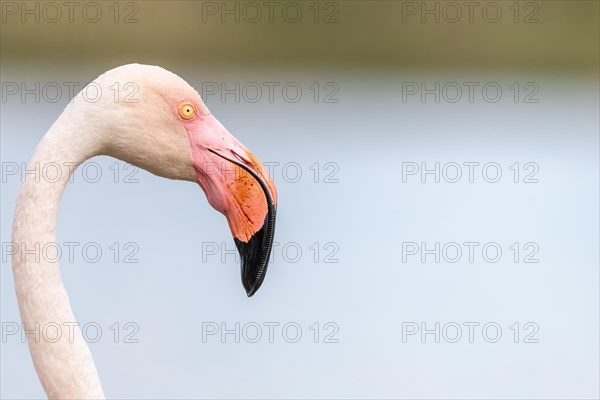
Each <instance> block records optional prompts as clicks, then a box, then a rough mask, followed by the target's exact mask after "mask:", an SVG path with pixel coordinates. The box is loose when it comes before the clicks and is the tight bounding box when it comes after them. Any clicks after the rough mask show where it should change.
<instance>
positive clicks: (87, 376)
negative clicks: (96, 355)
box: [12, 113, 104, 399]
mask: <svg viewBox="0 0 600 400" xmlns="http://www.w3.org/2000/svg"><path fill="white" fill-rule="evenodd" d="M82 128H83V129H85V128H84V127H82V126H78V124H77V123H76V121H72V120H70V119H69V118H68V117H67V116H66V113H64V114H63V115H62V116H61V117H60V118H59V119H58V120H57V121H56V122H55V123H54V125H53V126H52V127H51V128H50V130H49V131H48V132H47V133H46V135H45V136H44V138H43V139H42V141H41V142H40V143H39V145H38V146H37V148H36V151H35V153H34V155H33V158H32V160H31V161H30V164H29V167H28V170H29V171H34V170H36V169H37V171H44V170H47V171H50V170H52V177H51V179H49V178H50V177H44V176H40V174H36V175H34V174H27V175H26V176H25V178H24V179H25V180H24V182H23V184H22V185H21V189H20V192H19V196H18V199H17V205H16V209H15V214H14V220H13V231H12V242H13V246H14V249H15V253H14V255H13V258H12V264H13V275H14V280H15V289H16V294H17V302H18V304H19V310H20V313H21V319H22V322H23V323H24V329H27V331H29V332H42V331H43V329H44V327H45V326H56V325H58V326H59V327H60V328H61V332H62V335H61V337H60V339H58V340H56V341H54V340H52V342H50V341H48V340H47V339H45V338H44V337H43V335H41V334H34V333H30V334H27V342H28V345H29V350H30V352H31V357H32V359H33V364H34V366H35V369H36V371H37V374H38V376H39V379H40V381H41V383H42V386H43V387H44V390H45V392H46V394H47V395H48V397H49V398H61V399H68V398H70V399H75V398H76V399H84V398H85V399H88V398H104V393H103V391H102V387H101V385H100V379H99V378H98V373H97V371H96V367H95V365H94V360H93V358H92V355H91V352H90V350H89V348H88V346H87V344H86V342H85V340H84V339H83V336H82V334H81V330H80V329H79V327H78V326H74V324H73V323H75V322H76V319H75V317H74V316H73V311H72V309H71V305H70V303H69V297H68V295H67V292H66V291H65V287H64V285H63V283H62V279H61V275H60V268H59V265H58V262H50V261H48V260H45V259H44V257H43V254H41V253H42V252H41V251H40V250H39V249H42V248H44V245H45V244H47V243H55V242H56V233H55V232H56V219H57V214H58V209H59V204H60V199H61V197H62V193H63V191H64V189H65V186H66V184H67V182H68V180H69V177H70V174H72V172H73V170H74V169H75V167H76V166H77V165H79V164H81V163H82V162H84V161H85V160H87V159H88V158H90V157H93V156H94V155H97V154H99V152H100V151H101V147H100V143H98V142H99V140H98V138H97V137H96V136H95V135H93V134H86V132H83V131H82ZM95 137H96V139H94V138H95ZM49 166H51V168H49ZM55 168H58V169H59V171H60V174H57V175H56V176H55V175H54V171H55ZM48 324H50V325H48ZM71 329H72V330H71ZM70 332H72V333H73V335H69V334H67V333H70Z"/></svg>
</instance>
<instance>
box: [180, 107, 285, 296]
mask: <svg viewBox="0 0 600 400" xmlns="http://www.w3.org/2000/svg"><path fill="white" fill-rule="evenodd" d="M188 133H189V136H190V140H191V144H192V155H193V158H194V168H195V170H196V177H197V181H198V183H199V185H200V187H202V190H203V191H204V193H205V194H206V197H207V199H208V202H209V203H210V205H211V206H212V207H213V208H214V209H216V210H217V211H219V212H221V213H222V214H223V215H225V217H226V218H227V222H228V224H229V228H230V230H231V233H232V235H233V239H234V241H235V245H236V247H237V249H238V251H239V253H240V256H241V275H242V285H243V286H244V289H245V290H246V294H247V295H248V297H250V296H252V295H254V293H256V291H257V290H258V289H259V288H260V286H261V285H262V283H263V281H264V279H265V275H266V272H267V267H268V265H269V258H270V255H271V249H272V247H273V236H274V233H275V214H276V211H277V191H276V189H275V185H274V184H273V181H272V180H271V178H270V176H269V173H268V172H267V169H266V168H265V167H264V165H263V164H262V163H261V162H260V161H259V160H258V159H257V158H256V157H255V156H254V155H253V154H252V153H251V152H250V151H249V150H248V149H247V148H246V147H244V145H242V144H241V143H240V142H239V141H238V140H237V139H235V138H234V137H233V136H232V135H231V134H230V133H229V132H228V131H227V130H226V129H225V127H223V125H221V123H220V122H219V121H218V120H217V119H216V118H215V117H214V116H212V115H203V116H201V117H200V118H199V120H198V121H197V122H196V123H194V124H190V125H188Z"/></svg>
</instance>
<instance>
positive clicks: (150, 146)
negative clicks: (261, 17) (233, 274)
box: [12, 64, 277, 399]
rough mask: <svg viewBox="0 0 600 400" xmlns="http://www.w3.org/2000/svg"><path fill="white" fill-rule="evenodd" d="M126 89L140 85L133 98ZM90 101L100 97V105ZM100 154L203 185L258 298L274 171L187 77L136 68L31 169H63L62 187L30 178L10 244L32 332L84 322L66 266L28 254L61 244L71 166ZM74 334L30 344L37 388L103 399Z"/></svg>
mask: <svg viewBox="0 0 600 400" xmlns="http://www.w3.org/2000/svg"><path fill="white" fill-rule="evenodd" d="M127 83H130V84H134V85H135V86H134V88H135V89H136V91H137V93H136V94H135V95H134V96H133V97H132V96H128V95H130V94H131V90H130V89H131V87H128V86H127V85H126V84H127ZM115 84H117V85H118V86H117V87H118V90H119V92H118V93H117V94H118V96H117V95H114V94H115V93H113V92H114V90H115ZM125 89H127V90H125ZM88 90H89V93H88ZM90 93H95V95H94V99H93V101H90V98H91V97H92V96H91V94H90ZM98 94H102V95H101V96H98ZM97 155H108V156H112V157H115V158H118V159H120V160H123V161H125V162H127V163H130V164H133V165H136V166H138V167H140V168H143V169H145V170H147V171H149V172H151V173H153V174H155V175H158V176H162V177H165V178H169V179H180V180H186V181H192V182H197V183H198V184H199V185H200V187H201V188H202V190H203V191H204V193H205V194H206V197H207V199H208V202H209V204H210V205H211V206H212V207H213V208H214V209H216V210H217V211H219V212H221V213H222V214H224V215H225V217H226V219H227V223H228V224H229V228H230V230H231V233H232V235H233V238H234V241H235V244H236V246H237V248H238V251H239V252H240V255H241V276H242V284H243V286H244V288H245V290H246V293H247V295H248V296H252V295H254V293H256V291H257V290H258V288H259V287H260V286H261V284H262V282H263V280H264V278H265V273H266V271H267V266H268V261H269V255H270V252H271V248H272V245H273V234H274V229H275V213H276V204H277V192H276V189H275V185H274V184H273V182H272V180H271V178H270V176H269V173H268V172H267V170H266V168H265V167H264V165H263V164H262V163H261V162H260V161H259V160H258V159H257V158H256V157H255V156H254V155H253V154H252V153H251V152H250V151H249V150H248V149H247V148H246V147H244V146H243V145H242V144H241V143H240V142H239V141H238V140H237V139H235V138H234V137H233V136H232V135H231V134H230V133H229V132H228V131H227V130H226V129H225V127H223V125H221V123H220V122H219V121H218V120H217V119H216V118H215V117H214V116H213V115H212V114H211V113H210V111H209V110H208V108H207V107H206V105H205V104H204V102H203V101H202V99H201V98H200V96H199V95H198V93H197V92H196V91H195V90H194V89H193V88H192V87H191V86H190V85H189V84H188V83H187V82H185V81H184V80H183V79H182V78H180V77H179V76H177V75H175V74H174V73H172V72H169V71H167V70H165V69H163V68H161V67H158V66H150V65H141V64H129V65H123V66H120V67H117V68H114V69H112V70H109V71H107V72H105V73H104V74H102V75H100V76H99V77H98V78H97V79H96V80H95V81H93V87H92V84H90V85H88V86H87V87H86V88H84V89H82V91H81V92H79V93H78V94H77V95H76V96H75V97H74V98H73V100H72V101H71V102H70V103H69V104H68V105H67V107H66V108H65V109H64V111H63V112H62V114H61V115H60V116H59V118H58V119H57V120H56V121H55V122H54V124H52V126H51V127H50V128H49V130H48V132H47V133H46V134H45V135H44V137H43V138H42V140H41V141H40V143H39V144H38V146H37V148H36V150H35V152H34V154H33V157H32V160H31V161H30V165H34V164H35V163H40V165H45V164H46V163H55V165H59V166H61V168H62V174H61V175H60V179H59V181H58V182H56V180H53V181H52V182H47V181H44V180H43V179H42V180H39V181H38V182H36V180H35V179H33V178H30V179H25V180H24V182H23V183H22V185H21V188H20V191H19V195H18V198H17V204H16V209H15V213H14V220H13V231H12V237H13V239H12V240H13V243H16V244H19V245H18V246H16V247H17V250H16V251H15V253H14V254H13V258H12V265H13V275H14V281H15V289H16V295H17V302H18V304H19V310H20V314H21V319H22V322H23V323H24V326H25V327H26V329H28V330H31V329H34V327H35V326H36V324H39V325H38V327H39V326H42V327H43V326H44V325H45V324H47V323H54V324H58V325H59V326H61V327H62V326H65V325H64V324H65V323H67V324H68V323H70V324H73V322H74V321H76V320H75V317H74V316H73V311H72V309H71V305H70V303H69V298H68V296H67V292H66V291H65V287H64V285H63V283H62V280H61V275H60V270H59V265H58V263H57V262H48V261H46V260H43V259H39V258H38V259H37V260H35V257H32V256H31V254H28V253H27V251H26V249H34V248H36V243H38V246H43V245H44V244H45V243H52V242H56V239H55V236H56V234H55V230H56V218H57V212H58V208H59V203H60V199H61V196H62V193H63V191H64V188H65V186H66V184H67V182H68V180H69V176H70V174H71V173H72V172H73V169H74V168H73V164H71V163H73V162H74V163H76V165H79V164H81V163H82V162H84V161H85V160H87V159H89V158H91V157H94V156H97ZM34 261H37V262H34ZM74 328H75V329H73V331H72V332H73V335H66V334H65V335H62V336H61V338H60V340H58V341H57V342H55V343H49V342H48V341H45V340H28V346H29V350H30V353H31V358H32V360H33V364H34V366H35V369H36V372H37V374H38V377H39V380H40V382H41V383H42V386H43V388H44V390H45V392H46V394H47V396H48V397H49V398H61V399H66V398H71V399H88V398H94V399H95V398H104V392H103V390H102V386H101V384H100V379H99V377H98V373H97V371H96V367H95V365H94V360H93V358H92V355H91V352H90V350H89V348H88V346H87V344H86V343H85V340H84V339H83V336H82V333H81V330H80V329H79V327H78V326H75V327H74ZM71 336H72V337H71Z"/></svg>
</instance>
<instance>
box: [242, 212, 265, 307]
mask: <svg viewBox="0 0 600 400" xmlns="http://www.w3.org/2000/svg"><path fill="white" fill-rule="evenodd" d="M268 223H269V222H268V220H265V224H264V225H263V227H262V228H261V229H260V230H259V231H258V232H256V233H255V234H254V235H252V237H250V240H248V241H247V242H242V241H241V240H239V239H237V238H234V241H235V245H236V247H237V249H238V251H239V252H240V256H241V259H242V266H241V273H242V285H243V286H244V289H246V294H247V295H248V297H252V296H253V295H254V294H255V293H256V292H257V291H258V289H259V288H260V287H261V285H262V283H263V281H264V280H265V275H266V273H267V267H268V266H269V256H270V254H271V247H272V243H273V242H272V240H271V239H272V237H271V238H269V235H268V234H267V232H268V229H266V227H267V224H268Z"/></svg>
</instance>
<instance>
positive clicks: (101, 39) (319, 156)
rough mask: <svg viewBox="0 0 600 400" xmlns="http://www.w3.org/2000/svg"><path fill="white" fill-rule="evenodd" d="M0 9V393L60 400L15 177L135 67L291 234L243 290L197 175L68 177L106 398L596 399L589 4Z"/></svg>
mask: <svg viewBox="0 0 600 400" xmlns="http://www.w3.org/2000/svg"><path fill="white" fill-rule="evenodd" d="M0 5H1V6H0V11H1V28H0V34H1V35H0V81H1V83H2V99H1V104H0V106H1V112H0V132H1V135H0V156H1V161H2V176H1V178H2V182H1V184H2V193H1V196H0V200H1V214H0V220H1V230H0V235H1V242H2V249H1V251H2V254H1V257H2V259H1V261H2V266H1V270H0V312H1V315H0V319H1V321H2V341H1V343H0V346H1V357H0V368H1V370H0V379H1V387H0V396H1V397H2V398H6V399H14V398H15V399H16V398H18V399H25V398H27V399H31V398H43V397H44V392H43V389H42V387H41V385H40V384H39V382H38V379H37V376H36V374H35V370H34V368H33V365H32V363H31V359H30V356H29V352H28V349H27V344H26V343H25V342H24V340H23V339H22V336H23V335H22V332H20V327H19V325H18V324H19V323H20V318H19V313H18V307H17V304H16V299H15V295H14V284H13V279H12V271H11V261H10V254H9V251H8V247H7V246H8V245H9V244H10V240H11V239H10V235H11V234H10V232H11V221H12V215H13V209H14V206H15V199H16V195H17V191H18V188H19V185H20V183H21V181H22V175H23V173H24V171H25V168H26V167H25V165H26V163H27V161H28V160H29V159H30V157H31V154H32V153H33V150H34V148H35V146H36V144H37V143H38V142H39V140H40V139H41V138H42V136H43V134H44V133H45V132H46V131H47V129H48V128H49V126H50V125H51V124H52V122H53V121H54V120H55V119H56V118H57V117H58V116H59V115H60V113H61V112H62V110H63V109H64V107H65V106H66V105H67V104H68V102H69V100H70V98H71V96H72V93H76V92H78V91H79V90H81V89H82V88H83V87H84V86H85V85H86V84H88V83H89V82H91V81H93V80H94V79H95V78H96V77H97V76H98V75H100V74H101V73H103V72H104V71H106V70H108V69H110V68H113V67H116V66H118V65H122V64H127V63H133V62H137V63H145V64H153V65H160V66H162V67H164V68H166V69H168V70H171V71H173V72H175V73H176V74H178V75H179V76H181V77H182V78H184V79H185V80H186V81H188V82H189V83H190V84H191V85H192V86H194V87H195V88H196V89H197V90H198V92H199V93H200V94H201V95H202V96H203V98H204V100H205V101H206V103H207V105H208V107H209V108H210V109H211V111H212V112H213V114H215V115H216V116H217V117H218V118H219V120H220V121H221V122H222V123H223V124H224V125H225V126H226V127H227V128H228V129H229V131H230V132H232V133H233V134H234V135H235V136H236V137H237V138H238V139H240V141H241V142H242V143H244V144H245V145H246V146H247V147H248V148H250V149H251V150H252V151H253V152H254V153H255V154H256V155H257V156H258V157H259V158H260V159H261V160H262V161H263V162H265V163H266V164H267V165H270V168H271V171H272V175H273V179H274V180H275V183H276V185H277V188H278V192H279V197H280V200H279V202H280V203H279V210H278V221H277V232H276V239H275V240H276V242H277V244H276V247H275V249H274V251H273V256H272V262H271V265H270V267H269V272H268V275H267V278H266V279H265V283H264V285H263V287H262V288H261V290H260V291H259V292H258V293H257V295H256V296H255V297H253V298H251V299H248V298H247V297H246V295H245V293H244V291H243V289H242V286H241V285H240V282H239V279H240V278H239V259H236V256H235V251H233V250H234V249H235V246H234V244H233V240H232V239H231V236H230V233H229V229H228V228H227V224H226V223H225V220H224V218H223V217H222V216H221V215H220V214H218V213H216V212H214V211H213V210H212V209H211V208H210V207H209V206H208V203H207V202H206V200H205V199H204V195H203V193H202V192H201V190H200V189H199V188H198V187H197V186H196V185H193V184H190V183H188V182H174V181H167V180H164V179H161V178H158V177H156V176H153V175H151V174H149V173H146V172H145V171H141V170H136V169H135V168H132V167H131V166H129V165H127V164H125V163H123V162H117V161H116V160H114V159H110V158H108V157H98V158H95V159H93V160H90V161H89V162H88V163H86V164H85V165H84V166H82V167H81V168H79V169H78V170H77V171H75V174H74V178H73V182H72V183H70V184H69V185H68V187H67V189H66V191H65V194H64V196H63V200H62V204H61V211H60V216H59V222H58V238H57V241H58V243H59V244H60V246H61V248H62V251H63V257H61V269H62V272H63V280H64V282H65V286H66V288H67V291H68V292H69V296H70V299H71V303H72V306H73V310H74V312H75V315H76V317H77V318H78V320H79V321H80V323H81V325H82V326H84V325H85V324H88V325H89V326H90V329H89V331H85V332H84V333H86V332H87V338H88V339H89V341H90V347H91V349H92V353H93V354H94V358H95V360H96V366H97V368H98V371H99V374H100V377H101V379H102V382H103V386H104V390H105V393H106V395H107V397H108V398H120V399H125V398H157V399H158V398H586V399H587V398H598V396H599V395H600V393H599V380H598V376H599V375H600V369H599V345H598V338H599V314H600V313H599V311H600V310H599V301H600V298H599V268H598V267H599V261H600V260H599V251H598V243H599V229H598V227H599V225H598V223H599V213H598V204H599V168H598V163H599V140H598V137H599V136H598V133H599V129H600V128H599V109H600V104H599V103H600V101H599V72H600V71H599V57H600V55H599V48H600V44H599V38H600V31H599V26H600V22H599V19H600V7H599V3H598V2H597V1H577V0H575V1H473V2H462V1H458V2H438V1H360V0H359V1H331V2H329V1H324V2H313V1H295V2H294V1H291V2H288V1H272V2H262V1H258V2H239V1H160V0H158V1H73V2H62V1H57V2H35V1H4V0H2V1H0ZM73 90H74V92H73ZM97 172H99V175H98V174H97ZM70 242H76V243H78V245H77V248H76V250H75V252H74V255H73V256H72V257H70V256H67V254H64V253H67V252H68V251H67V250H68V249H67V245H66V243H70ZM90 246H91V247H92V248H93V249H92V250H91V251H95V250H97V249H100V252H101V255H99V256H93V255H92V256H90V255H89V254H88V253H87V251H83V250H82V249H84V248H85V249H87V248H88V247H90ZM471 248H472V249H474V250H473V252H472V254H471V253H470V250H469V249H471ZM270 327H272V328H270ZM270 329H272V331H271V330H270ZM96 332H100V335H99V336H98V335H97V334H96Z"/></svg>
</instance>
